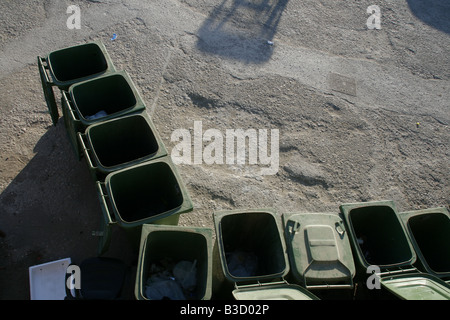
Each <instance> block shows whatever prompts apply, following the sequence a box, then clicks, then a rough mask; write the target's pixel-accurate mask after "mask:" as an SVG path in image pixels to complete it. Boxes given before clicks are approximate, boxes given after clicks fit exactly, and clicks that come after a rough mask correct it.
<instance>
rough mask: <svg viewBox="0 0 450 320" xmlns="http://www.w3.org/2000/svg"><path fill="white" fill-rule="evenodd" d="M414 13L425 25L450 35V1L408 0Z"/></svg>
mask: <svg viewBox="0 0 450 320" xmlns="http://www.w3.org/2000/svg"><path fill="white" fill-rule="evenodd" d="M407 2H408V5H409V7H410V9H411V11H412V13H413V14H414V15H415V16H416V17H417V18H419V19H420V20H422V21H423V22H424V23H426V24H428V25H430V26H432V27H433V28H436V29H438V30H440V31H443V32H446V33H450V19H449V17H450V2H449V1H448V0H427V1H424V0H407Z"/></svg>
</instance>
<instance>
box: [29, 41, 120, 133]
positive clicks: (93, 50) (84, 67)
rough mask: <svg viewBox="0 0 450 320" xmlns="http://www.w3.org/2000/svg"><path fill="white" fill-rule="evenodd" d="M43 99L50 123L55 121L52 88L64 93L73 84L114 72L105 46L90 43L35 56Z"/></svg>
mask: <svg viewBox="0 0 450 320" xmlns="http://www.w3.org/2000/svg"><path fill="white" fill-rule="evenodd" d="M37 60H38V68H39V74H40V78H41V83H42V89H43V90H44V97H45V100H46V103H47V107H48V109H49V112H50V115H51V118H52V121H53V124H54V125H56V123H57V122H58V118H59V113H58V107H57V104H56V100H55V95H54V91H53V87H57V88H59V89H60V90H68V89H69V87H70V86H72V85H73V84H75V83H78V82H82V81H86V80H89V79H93V78H95V77H98V76H101V75H107V74H109V73H112V72H115V67H114V64H113V63H112V61H111V59H110V57H109V55H108V52H107V51H106V48H105V46H104V45H103V44H102V43H101V42H95V41H94V42H90V43H86V44H82V45H78V46H73V47H69V48H65V49H61V50H57V51H53V52H51V53H50V54H48V55H47V56H46V57H40V56H38V57H37Z"/></svg>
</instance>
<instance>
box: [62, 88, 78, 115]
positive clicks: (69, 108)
mask: <svg viewBox="0 0 450 320" xmlns="http://www.w3.org/2000/svg"><path fill="white" fill-rule="evenodd" d="M61 94H62V98H63V101H64V102H65V104H66V105H67V110H68V111H69V116H70V117H71V120H72V121H78V119H77V118H76V117H75V114H74V113H73V110H72V108H71V105H70V100H69V98H68V97H67V94H68V93H67V92H66V91H64V90H61Z"/></svg>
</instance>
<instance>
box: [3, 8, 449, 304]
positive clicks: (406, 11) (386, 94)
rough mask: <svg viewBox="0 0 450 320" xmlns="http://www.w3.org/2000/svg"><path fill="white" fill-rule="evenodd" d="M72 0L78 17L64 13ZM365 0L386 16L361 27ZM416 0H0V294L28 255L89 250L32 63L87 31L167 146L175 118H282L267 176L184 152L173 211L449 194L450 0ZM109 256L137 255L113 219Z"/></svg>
mask: <svg viewBox="0 0 450 320" xmlns="http://www.w3.org/2000/svg"><path fill="white" fill-rule="evenodd" d="M72 4H75V5H79V6H80V9H81V18H82V20H81V21H82V28H81V29H80V30H69V29H68V28H67V27H66V20H67V18H68V15H67V14H66V9H67V7H68V6H69V5H72ZM372 4H378V5H379V6H380V8H381V14H382V16H381V26H382V28H381V30H368V29H367V27H366V20H367V18H368V14H367V13H366V9H367V7H368V6H369V5H372ZM427 4H428V5H427V6H426V7H424V6H423V5H421V4H420V1H418V0H408V1H406V0H404V1H403V0H402V1H398V0H386V1H383V2H380V3H376V1H372V0H371V1H368V0H361V1H352V2H349V1H331V0H321V1H317V0H306V1H293V0H290V1H287V0H282V1H275V0H265V1H263V0H259V1H257V0H255V1H245V0H235V1H231V0H153V1H138V0H130V1H116V0H110V1H82V0H74V1H66V0H65V1H50V0H34V1H23V0H22V1H5V2H2V3H1V4H0V21H1V24H2V28H0V56H1V58H0V70H1V74H0V132H1V139H0V150H1V158H0V192H1V194H0V204H1V205H0V208H1V209H0V210H1V212H0V230H1V233H0V298H1V299H29V286H28V267H29V266H31V265H35V264H39V263H44V262H48V261H52V260H57V259H60V258H65V257H71V258H72V260H73V261H74V262H80V261H81V260H82V259H84V258H87V257H90V256H93V255H95V254H96V249H97V242H98V239H97V238H96V237H93V236H92V231H97V230H98V228H99V222H100V211H99V210H100V207H99V204H98V200H97V196H96V193H95V188H94V185H93V184H92V181H91V180H90V177H89V173H88V172H87V168H86V164H85V162H84V161H77V160H76V159H75V157H74V155H73V152H72V149H71V147H70V145H69V141H68V139H67V137H66V133H65V129H64V124H63V122H62V120H60V121H59V122H58V124H57V126H56V127H54V126H52V124H51V119H50V116H49V115H48V113H47V108H46V105H45V100H44V97H43V94H42V89H41V85H40V80H39V73H38V70H37V66H36V56H38V55H41V56H44V55H46V54H48V53H49V52H51V51H54V50H57V49H60V48H63V47H67V46H71V45H75V44H79V43H84V42H88V41H91V40H100V41H102V42H103V43H104V44H105V45H106V47H107V50H108V52H109V54H110V55H111V58H112V59H113V61H114V64H115V65H116V67H117V68H118V69H123V70H126V71H127V72H128V73H129V74H130V76H131V78H132V79H133V81H134V83H135V84H136V87H137V88H138V90H139V92H140V93H141V95H142V97H143V98H144V101H145V102H146V105H147V113H148V114H149V115H150V116H151V117H152V119H153V121H154V123H155V125H156V127H157V128H158V131H159V133H160V135H161V138H162V139H163V142H164V144H165V145H166V147H167V148H168V150H169V152H170V151H171V150H172V148H173V147H174V146H175V144H176V143H175V142H172V141H171V134H172V132H173V131H174V130H176V129H179V128H185V129H188V130H191V132H192V130H193V125H194V121H202V124H203V130H207V129H209V128H214V129H217V130H219V131H221V132H225V130H226V129H238V128H242V129H249V128H253V129H279V131H280V141H279V144H280V152H279V156H280V165H279V170H278V173H277V174H276V175H272V176H261V175H258V174H257V173H256V172H257V171H255V170H252V168H251V166H247V165H244V166H227V165H206V164H202V165H179V171H180V174H181V176H182V177H183V180H184V182H185V184H186V186H187V189H188V191H189V193H190V195H191V198H192V199H193V202H194V211H193V212H191V213H188V214H185V215H182V216H181V219H180V224H181V225H191V226H204V227H209V228H212V227H213V225H212V212H213V211H214V210H226V209H239V208H242V209H246V208H260V207H271V208H275V209H276V210H277V211H278V212H279V213H282V212H288V211H289V212H292V211H298V212H324V211H327V212H337V211H338V206H339V205H340V204H341V203H345V202H359V201H370V200H384V199H390V200H394V201H395V202H396V204H397V207H398V208H399V210H404V211H406V210H415V209H421V208H429V207H436V206H445V207H447V208H448V206H449V194H450V188H449V182H448V181H449V178H450V176H449V170H448V167H449V155H450V150H449V145H450V144H449V142H450V139H449V137H450V134H449V121H450V112H449V110H450V105H449V101H450V84H449V80H450V78H449V77H450V60H449V59H448V57H449V56H450V34H449V25H450V22H448V19H446V17H448V16H449V15H450V5H449V4H448V3H446V1H444V0H442V1H439V0H432V1H427ZM113 33H115V34H117V39H116V40H115V41H111V40H110V39H111V36H112V34H113ZM267 41H271V42H273V45H271V44H269V43H268V42H267ZM330 75H331V76H330ZM333 75H338V76H340V78H339V77H338V78H337V79H350V80H351V83H352V85H353V86H354V88H350V89H348V90H350V91H348V92H347V94H346V90H342V88H341V90H339V86H344V87H346V88H349V87H348V85H349V84H348V83H346V84H343V83H338V82H336V80H334V81H332V80H330V79H332V78H333ZM337 81H338V80H337ZM342 91H343V92H342ZM352 92H353V93H354V94H348V93H352ZM108 255H109V256H115V257H119V258H121V259H123V260H124V261H126V262H127V263H129V264H130V265H131V266H133V265H134V264H135V263H136V252H135V251H133V250H132V249H130V248H129V246H128V243H127V242H126V239H125V238H124V235H123V234H122V233H121V231H120V230H116V231H115V234H114V235H113V243H112V247H111V250H110V251H109V252H108Z"/></svg>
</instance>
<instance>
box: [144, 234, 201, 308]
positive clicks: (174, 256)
mask: <svg viewBox="0 0 450 320" xmlns="http://www.w3.org/2000/svg"><path fill="white" fill-rule="evenodd" d="M161 261H163V262H164V265H166V264H167V269H168V272H169V273H170V272H171V266H170V264H172V266H173V264H176V263H178V262H180V261H189V262H192V263H194V261H195V266H196V271H197V273H196V279H197V281H196V284H197V285H196V286H195V289H194V290H193V291H192V292H191V293H190V294H185V297H186V299H193V300H196V299H202V298H203V297H204V296H205V293H206V290H207V284H208V281H207V278H208V243H207V239H206V238H205V237H204V236H203V235H202V234H200V233H193V232H185V231H176V230H174V231H169V230H162V231H153V232H150V233H149V234H148V236H147V239H146V246H145V251H144V252H143V264H142V266H143V267H142V276H141V277H142V278H141V281H142V283H141V286H142V287H141V291H142V292H143V293H145V283H146V282H147V280H148V278H149V277H150V276H151V275H152V272H153V271H154V270H152V268H151V266H152V264H154V265H160V264H161ZM175 280H176V279H175Z"/></svg>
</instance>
